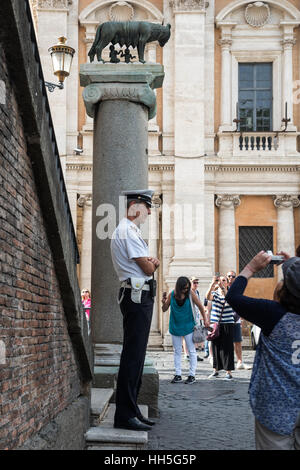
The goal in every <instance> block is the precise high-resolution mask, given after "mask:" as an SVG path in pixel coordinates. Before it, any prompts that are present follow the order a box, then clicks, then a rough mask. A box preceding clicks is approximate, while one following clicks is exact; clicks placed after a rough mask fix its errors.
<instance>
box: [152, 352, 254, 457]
mask: <svg viewBox="0 0 300 470" xmlns="http://www.w3.org/2000/svg"><path fill="white" fill-rule="evenodd" d="M199 355H200V356H203V353H199ZM254 355H255V351H250V350H249V351H248V350H246V351H243V360H244V362H246V363H247V364H250V365H252V363H253V359H254ZM151 358H152V360H153V363H154V367H155V368H156V369H157V370H158V373H159V378H160V381H159V400H158V406H159V418H158V419H157V420H156V425H155V426H153V429H152V430H151V432H149V433H148V444H147V447H146V449H147V450H158V449H159V450H227V449H228V450H254V448H255V443H254V417H253V414H252V411H251V409H250V405H249V395H248V388H249V381H250V377H251V373H252V371H251V370H244V369H242V370H235V371H233V377H234V379H233V380H232V381H226V380H225V371H221V372H220V378H218V379H208V376H209V375H210V374H211V373H212V365H211V364H210V363H209V361H208V360H207V359H205V360H204V361H203V362H198V366H197V372H196V382H195V383H194V384H192V385H186V384H184V383H179V384H171V383H170V382H171V379H172V378H173V376H174V362H173V353H172V352H156V351H155V352H154V351H153V352H151ZM188 370H189V362H188V360H186V359H185V358H184V356H182V376H183V379H184V378H185V377H186V376H187V375H188Z"/></svg>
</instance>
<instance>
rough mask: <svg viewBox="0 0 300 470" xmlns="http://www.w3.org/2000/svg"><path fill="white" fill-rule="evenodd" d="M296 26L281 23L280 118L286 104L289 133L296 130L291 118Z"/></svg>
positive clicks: (283, 113)
mask: <svg viewBox="0 0 300 470" xmlns="http://www.w3.org/2000/svg"><path fill="white" fill-rule="evenodd" d="M296 26H298V23H286V24H284V23H283V25H282V28H283V35H282V45H283V61H282V79H283V83H282V100H283V102H282V117H285V106H286V103H287V117H288V118H290V119H291V121H290V122H289V123H288V126H287V129H288V130H290V131H296V130H297V128H296V126H294V118H293V47H294V45H295V44H296V40H295V38H294V28H295V27H296ZM283 125H284V124H283Z"/></svg>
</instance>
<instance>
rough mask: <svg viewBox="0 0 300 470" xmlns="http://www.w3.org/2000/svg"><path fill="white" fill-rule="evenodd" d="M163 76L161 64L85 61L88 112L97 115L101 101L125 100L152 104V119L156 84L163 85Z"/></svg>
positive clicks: (82, 68)
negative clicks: (91, 62)
mask: <svg viewBox="0 0 300 470" xmlns="http://www.w3.org/2000/svg"><path fill="white" fill-rule="evenodd" d="M163 79H164V68H163V66H162V65H161V64H130V65H128V64H102V63H98V64H82V65H81V66H80V85H81V86H83V87H85V88H84V90H83V99H84V103H85V106H86V111H87V114H88V115H89V116H90V117H92V118H93V117H94V113H95V106H96V105H97V104H98V103H99V102H100V101H106V100H125V101H133V102H136V103H141V104H144V105H145V106H147V107H148V108H149V119H152V118H153V117H154V116H155V115H156V95H155V93H154V91H153V89H154V88H160V87H161V86H162V83H163Z"/></svg>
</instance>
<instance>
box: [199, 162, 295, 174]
mask: <svg viewBox="0 0 300 470" xmlns="http://www.w3.org/2000/svg"><path fill="white" fill-rule="evenodd" d="M204 168H205V171H215V172H227V173H245V172H248V173H261V172H274V173H282V172H289V173H296V172H298V171H300V165H291V166H278V165H272V166H266V165H264V166H238V165H226V166H224V165H220V164H219V165H218V164H206V165H204Z"/></svg>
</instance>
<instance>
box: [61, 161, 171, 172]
mask: <svg viewBox="0 0 300 470" xmlns="http://www.w3.org/2000/svg"><path fill="white" fill-rule="evenodd" d="M92 169H93V164H92V163H67V164H66V170H67V171H92ZM148 170H149V171H174V165H173V164H170V163H168V164H165V163H156V164H153V163H151V164H149V165H148Z"/></svg>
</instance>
